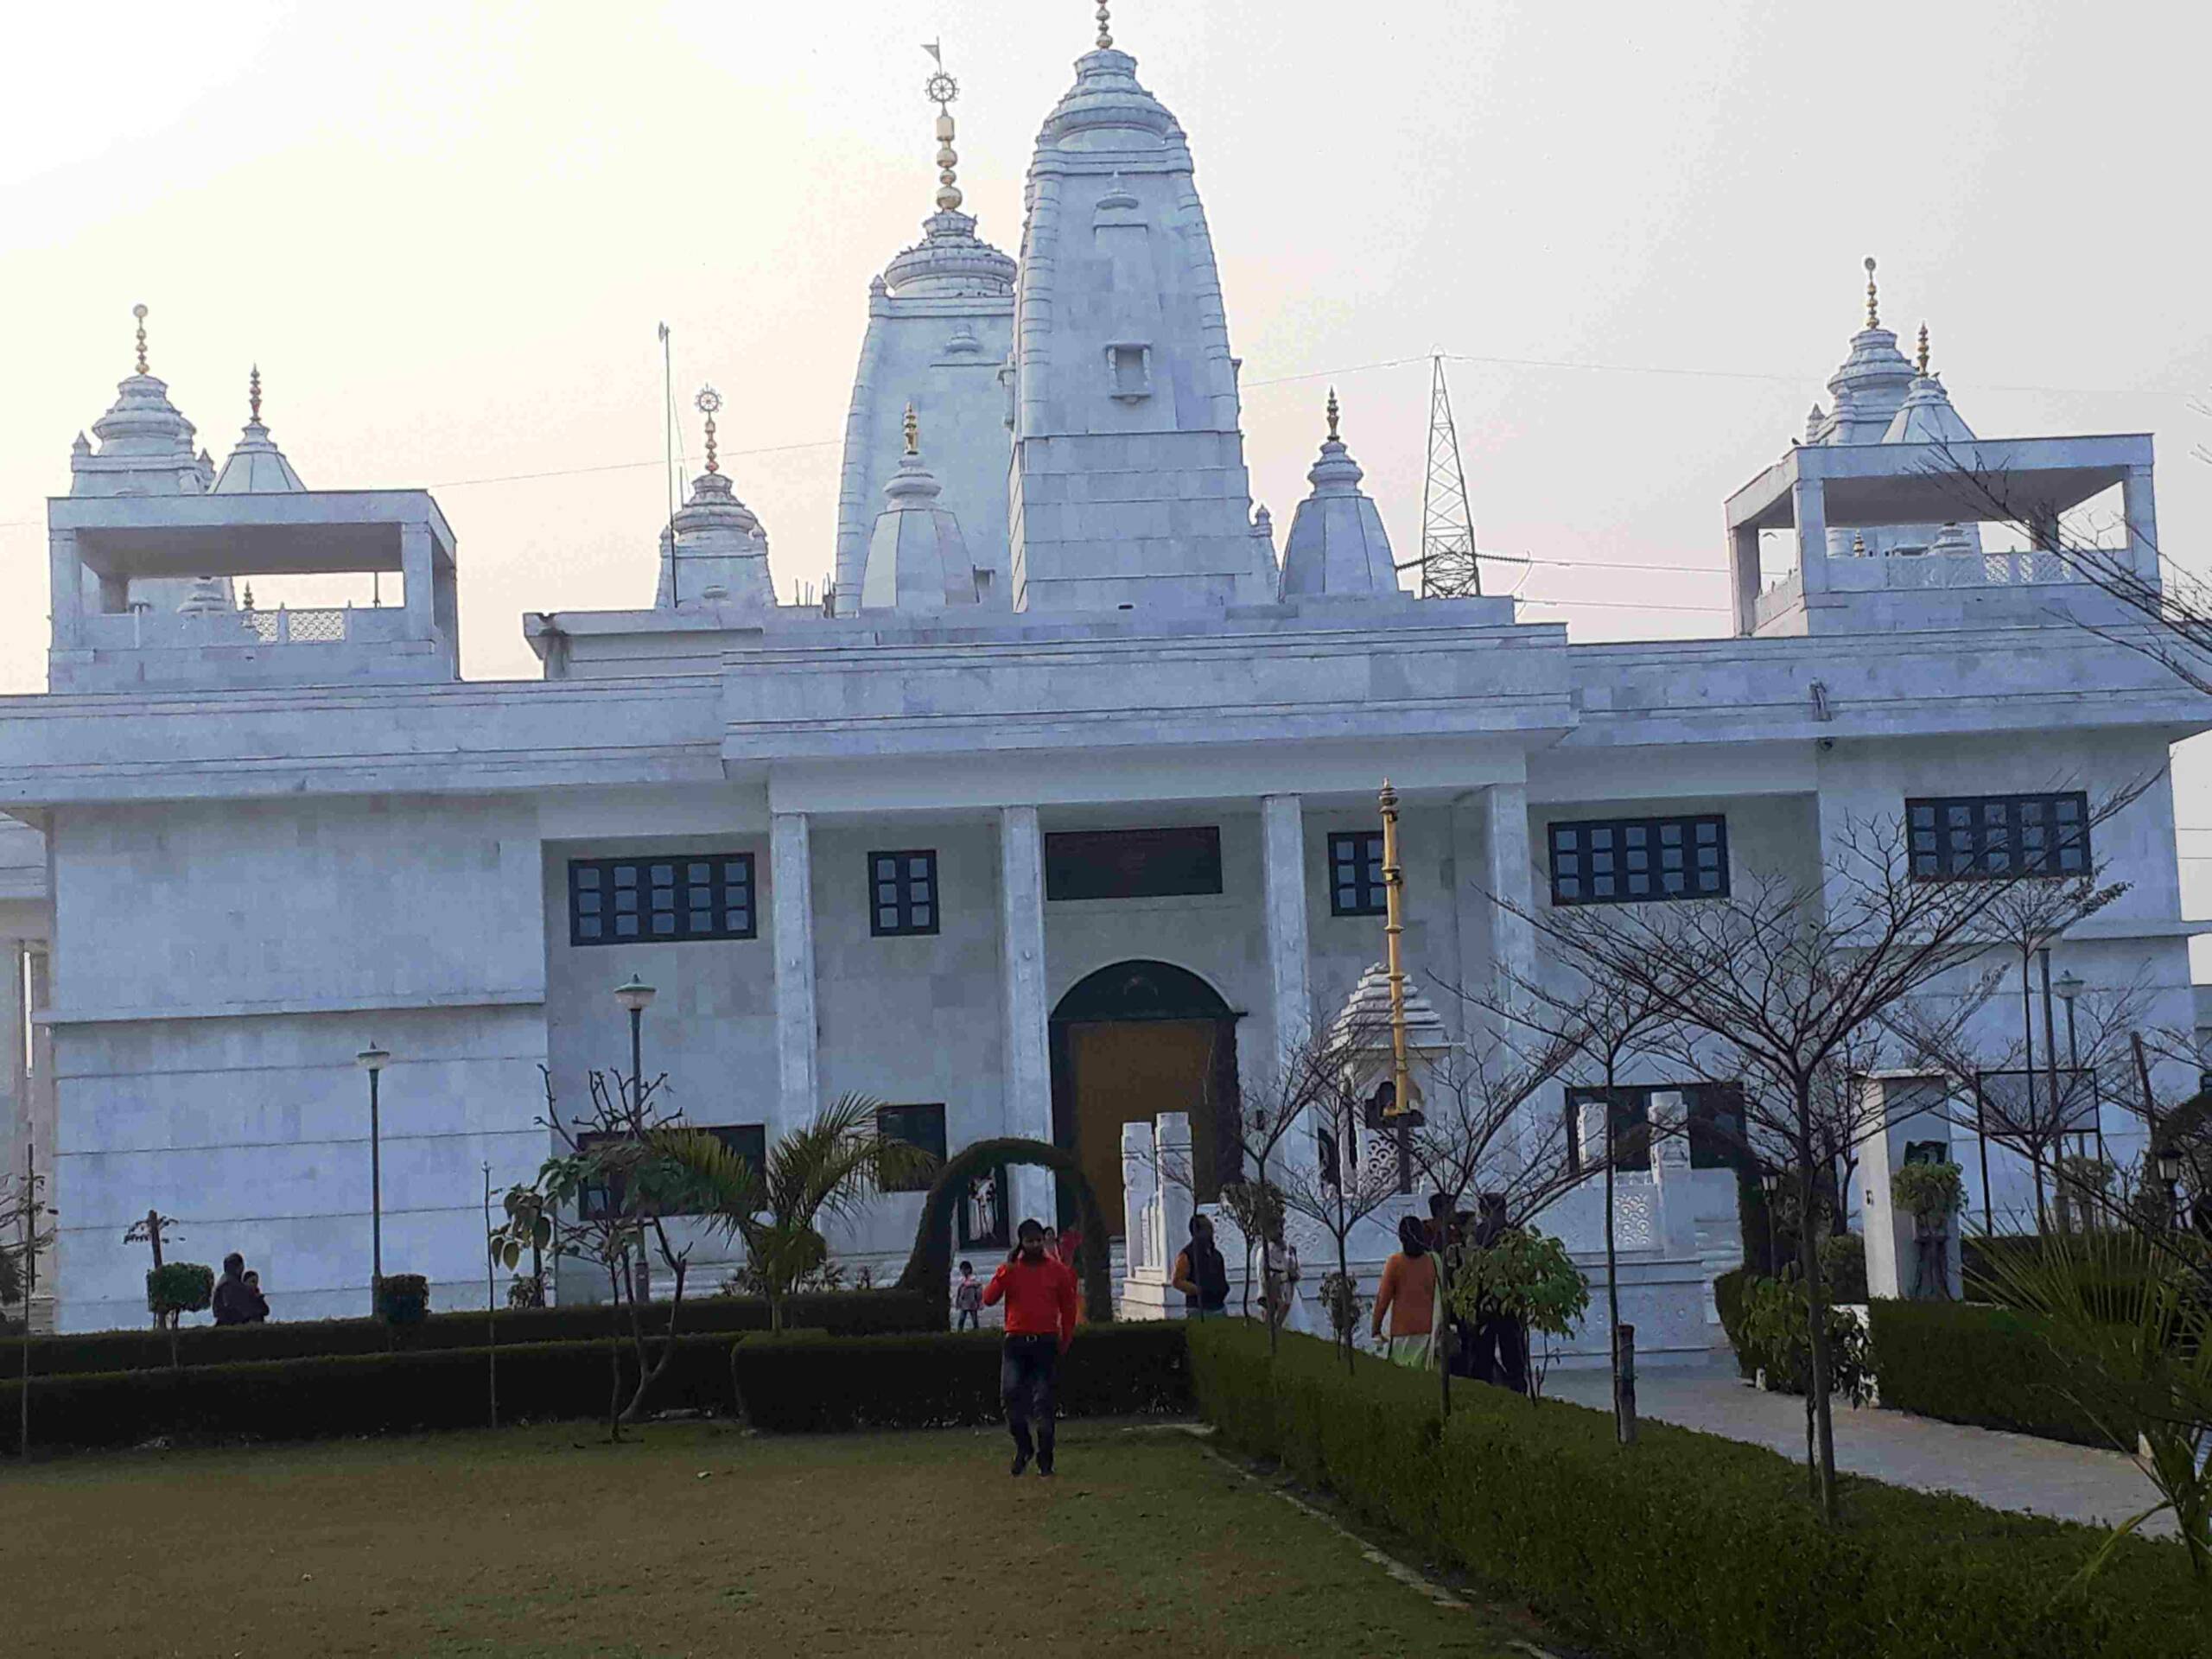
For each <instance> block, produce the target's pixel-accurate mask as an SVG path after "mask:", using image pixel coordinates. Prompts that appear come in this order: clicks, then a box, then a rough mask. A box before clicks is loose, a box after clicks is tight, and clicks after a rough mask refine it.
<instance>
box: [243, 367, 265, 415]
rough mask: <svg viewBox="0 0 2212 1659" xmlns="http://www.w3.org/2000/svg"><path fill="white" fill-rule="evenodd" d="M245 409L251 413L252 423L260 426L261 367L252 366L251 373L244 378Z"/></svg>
mask: <svg viewBox="0 0 2212 1659" xmlns="http://www.w3.org/2000/svg"><path fill="white" fill-rule="evenodd" d="M245 401H246V407H247V408H249V409H251V410H252V411H253V423H254V424H255V425H256V426H258V425H260V424H261V365H260V364H258V363H257V364H255V365H253V372H252V373H251V374H250V375H248V376H246V378H245Z"/></svg>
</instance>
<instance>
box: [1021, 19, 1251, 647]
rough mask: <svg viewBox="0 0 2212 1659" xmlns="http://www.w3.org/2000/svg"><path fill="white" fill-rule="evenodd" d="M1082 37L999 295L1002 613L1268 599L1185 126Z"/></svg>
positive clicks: (1113, 56)
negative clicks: (1010, 460)
mask: <svg viewBox="0 0 2212 1659" xmlns="http://www.w3.org/2000/svg"><path fill="white" fill-rule="evenodd" d="M1104 10H1105V9H1104V8H1103V6H1102V7H1101V8H1100V13H1101V22H1100V29H1099V34H1098V46H1097V49H1096V51H1093V52H1090V53H1089V54H1085V55H1084V57H1083V58H1082V59H1081V60H1078V61H1077V64H1076V84H1075V86H1074V87H1073V88H1072V89H1071V91H1070V92H1068V93H1067V95H1066V96H1065V98H1063V99H1061V100H1060V101H1059V104H1058V106H1057V107H1056V108H1054V110H1053V111H1052V114H1051V115H1049V116H1048V117H1046V120H1045V125H1044V129H1043V130H1042V131H1041V132H1039V135H1038V138H1037V153H1036V157H1035V159H1034V160H1033V162H1031V164H1030V168H1029V180H1028V187H1027V222H1026V224H1025V225H1024V227H1023V231H1022V238H1021V274H1020V284H1019V287H1018V289H1017V290H1016V294H1015V309H1014V365H1013V366H1014V464H1013V474H1012V478H1011V480H1010V483H1009V488H1008V493H1007V517H1008V524H1007V531H1008V537H1009V540H1010V543H1011V548H1010V563H1011V576H1012V597H1013V601H1014V607H1015V608H1016V609H1017V610H1025V611H1031V612H1041V611H1053V612H1060V611H1114V610H1134V609H1139V608H1142V609H1146V610H1151V609H1155V608H1158V609H1168V610H1180V611H1202V610H1205V609H1209V608H1218V607H1222V606H1224V605H1227V604H1230V603H1236V602H1245V601H1262V602H1264V601H1271V600H1273V598H1274V574H1273V571H1272V569H1270V568H1269V566H1270V562H1269V560H1268V558H1267V556H1266V555H1265V553H1264V551H1263V550H1262V543H1260V540H1259V538H1258V537H1255V535H1254V534H1253V532H1252V524H1251V513H1252V505H1251V482H1250V479H1249V474H1247V472H1246V470H1245V466H1244V440H1243V434H1242V432H1241V430H1240V429H1239V409H1238V400H1237V390H1236V372H1237V365H1236V360H1235V359H1233V358H1232V357H1231V356H1230V350H1229V322H1228V318H1227V315H1226V314H1225V312H1224V308H1223V305H1222V296H1221V279H1220V276H1219V274H1218V272H1217V270H1216V268H1215V264H1214V255H1213V242H1212V238H1211V236H1210V235H1209V233H1208V232H1207V229H1206V219H1205V209H1204V208H1203V207H1200V205H1199V202H1198V186H1197V183H1196V181H1195V179H1194V178H1193V175H1192V162H1191V151H1190V147H1189V145H1188V143H1186V141H1185V137H1184V133H1183V129H1182V127H1181V126H1180V124H1178V123H1177V121H1176V119H1175V118H1174V117H1173V115H1171V114H1170V113H1169V112H1168V111H1167V110H1166V106H1164V105H1162V104H1161V103H1160V100H1159V99H1155V98H1154V96H1153V95H1152V94H1151V93H1150V92H1147V91H1146V90H1145V89H1144V88H1143V87H1142V86H1139V85H1138V84H1137V79H1136V67H1137V66H1136V60H1135V58H1132V57H1130V56H1129V55H1128V54H1127V53H1123V52H1117V51H1116V50H1114V48H1113V39H1112V36H1111V35H1110V34H1109V33H1108V31H1107V29H1106V27H1105V22H1104Z"/></svg>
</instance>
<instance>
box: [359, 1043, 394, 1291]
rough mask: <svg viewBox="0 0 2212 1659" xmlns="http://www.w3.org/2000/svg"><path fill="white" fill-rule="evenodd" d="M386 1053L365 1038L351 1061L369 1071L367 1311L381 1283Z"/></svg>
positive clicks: (382, 1280)
mask: <svg viewBox="0 0 2212 1659" xmlns="http://www.w3.org/2000/svg"><path fill="white" fill-rule="evenodd" d="M390 1059H391V1054H390V1053H388V1052H386V1051H385V1050H384V1049H381V1048H378V1046H377V1039H375V1038H373V1037H372V1038H370V1039H369V1046H367V1047H366V1048H365V1049H363V1050H362V1051H361V1052H359V1054H356V1055H355V1056H354V1057H353V1063H354V1064H355V1065H358V1066H359V1067H360V1068H361V1070H362V1071H365V1072H367V1073H368V1074H369V1312H370V1313H371V1314H372V1315H374V1314H375V1313H377V1311H378V1307H377V1297H378V1292H379V1291H380V1290H381V1289H382V1288H383V1286H384V1147H383V1137H382V1133H381V1130H380V1128H379V1125H378V1122H377V1079H378V1077H381V1076H382V1075H383V1073H384V1068H385V1063H386V1062H387V1061H389V1060H390Z"/></svg>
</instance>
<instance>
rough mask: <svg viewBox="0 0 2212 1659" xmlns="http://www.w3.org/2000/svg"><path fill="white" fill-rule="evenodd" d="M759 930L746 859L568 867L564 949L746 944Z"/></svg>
mask: <svg viewBox="0 0 2212 1659" xmlns="http://www.w3.org/2000/svg"><path fill="white" fill-rule="evenodd" d="M758 931H759V918H758V916H757V914H756V913H755V911H754V906H753V855H752V854H750V853H671V854H668V855H664V856H661V857H658V858H575V859H570V860H569V944H637V943H639V941H641V940H653V939H658V940H663V941H667V942H677V941H681V940H685V939H749V938H754V937H755V936H756V934H757V933H758Z"/></svg>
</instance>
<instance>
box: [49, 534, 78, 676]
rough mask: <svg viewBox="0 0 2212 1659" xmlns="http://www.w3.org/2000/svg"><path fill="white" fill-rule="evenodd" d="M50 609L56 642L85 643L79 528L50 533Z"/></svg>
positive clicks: (59, 647) (63, 646)
mask: <svg viewBox="0 0 2212 1659" xmlns="http://www.w3.org/2000/svg"><path fill="white" fill-rule="evenodd" d="M46 559H47V563H46V568H47V582H48V588H49V590H50V596H49V598H48V601H47V609H48V612H49V613H51V615H52V618H53V625H54V633H53V639H52V641H51V643H52V645H53V647H54V650H56V651H71V650H74V649H75V648H76V647H78V646H79V645H82V644H83V643H84V616H85V568H84V566H83V565H81V564H80V563H78V560H77V532H76V531H73V530H50V531H48V532H47V536H46Z"/></svg>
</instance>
